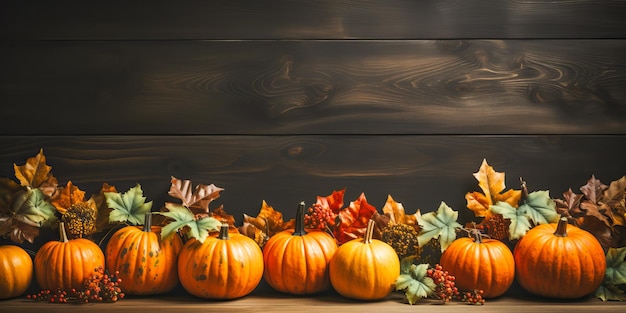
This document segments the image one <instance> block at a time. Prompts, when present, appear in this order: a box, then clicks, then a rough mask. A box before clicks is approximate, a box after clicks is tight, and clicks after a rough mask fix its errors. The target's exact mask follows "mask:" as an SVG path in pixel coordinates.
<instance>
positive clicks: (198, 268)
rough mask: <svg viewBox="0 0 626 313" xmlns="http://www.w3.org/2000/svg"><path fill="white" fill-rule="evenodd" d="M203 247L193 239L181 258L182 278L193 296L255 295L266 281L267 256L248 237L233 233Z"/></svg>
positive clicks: (209, 239) (224, 228) (221, 234)
mask: <svg viewBox="0 0 626 313" xmlns="http://www.w3.org/2000/svg"><path fill="white" fill-rule="evenodd" d="M228 230H229V226H228V224H223V225H222V226H221V228H220V232H219V235H218V236H217V237H215V236H209V237H207V238H206V240H205V241H204V242H203V243H202V242H200V241H198V240H197V239H195V238H191V239H190V240H189V241H187V242H186V243H185V245H184V246H183V249H182V251H181V253H180V255H179V256H178V277H179V279H180V282H181V284H182V286H183V288H184V289H185V290H186V291H187V292H189V293H190V294H192V295H194V296H196V297H200V298H207V299H235V298H240V297H243V296H245V295H248V294H249V293H250V292H252V291H253V290H254V289H255V288H256V287H257V286H258V284H259V282H260V281H261V278H262V277H263V253H262V252H261V248H259V245H258V244H257V243H256V242H255V241H254V240H252V239H250V238H249V237H247V236H244V235H242V234H239V233H229V231H228Z"/></svg>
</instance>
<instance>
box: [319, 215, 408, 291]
mask: <svg viewBox="0 0 626 313" xmlns="http://www.w3.org/2000/svg"><path fill="white" fill-rule="evenodd" d="M374 224H375V222H374V221H373V220H369V222H368V224H367V229H366V232H365V236H364V238H359V239H352V240H350V241H348V242H346V243H344V244H342V245H341V246H339V248H338V249H337V251H336V252H335V254H334V255H333V257H332V258H331V260H330V264H329V274H330V282H331V284H332V286H333V288H335V290H336V291H337V292H338V293H339V294H341V295H342V296H344V297H346V298H351V299H358V300H380V299H383V298H385V297H387V296H388V295H389V294H390V293H391V291H392V290H393V289H394V286H395V281H396V278H398V276H399V275H400V260H399V259H398V255H397V254H396V251H395V250H393V248H392V247H391V246H389V245H388V244H387V243H385V242H383V241H380V240H378V239H372V234H373V232H374Z"/></svg>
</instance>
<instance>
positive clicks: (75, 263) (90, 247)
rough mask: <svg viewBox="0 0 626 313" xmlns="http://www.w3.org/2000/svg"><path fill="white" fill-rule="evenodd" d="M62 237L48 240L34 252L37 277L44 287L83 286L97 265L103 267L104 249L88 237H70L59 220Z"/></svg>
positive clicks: (68, 288) (69, 287)
mask: <svg viewBox="0 0 626 313" xmlns="http://www.w3.org/2000/svg"><path fill="white" fill-rule="evenodd" d="M59 232H60V240H59V241H48V242H46V243H45V244H43V245H42V246H41V248H39V251H37V254H35V277H36V278H37V282H38V283H39V286H40V287H41V288H42V289H50V290H56V289H57V288H61V289H63V290H72V289H73V288H74V289H77V290H79V289H81V288H82V287H83V284H84V282H85V280H86V279H88V278H89V277H91V276H92V275H94V274H95V273H94V271H95V269H97V268H99V267H101V268H104V253H102V250H101V249H100V247H98V245H97V244H95V243H94V242H93V241H91V240H89V239H85V238H78V239H71V240H68V239H67V235H66V233H65V225H64V224H63V222H61V223H59Z"/></svg>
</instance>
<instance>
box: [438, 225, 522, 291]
mask: <svg viewBox="0 0 626 313" xmlns="http://www.w3.org/2000/svg"><path fill="white" fill-rule="evenodd" d="M440 264H441V266H442V267H443V268H444V269H445V270H447V271H448V272H449V273H450V274H451V275H453V276H454V277H455V285H456V287H457V288H458V289H459V290H461V291H469V290H474V289H476V290H483V292H484V294H483V297H484V298H495V297H498V296H501V295H502V294H504V293H505V292H506V291H507V290H508V289H509V287H511V284H513V280H514V279H515V260H513V253H512V252H511V250H510V249H509V247H507V246H506V245H505V244H504V243H502V241H499V240H495V239H482V238H481V235H480V232H479V231H477V230H476V232H475V233H474V238H468V237H466V238H459V239H457V240H455V241H454V242H452V244H450V246H448V248H447V249H446V251H444V252H443V254H442V255H441V260H440Z"/></svg>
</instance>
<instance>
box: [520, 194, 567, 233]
mask: <svg viewBox="0 0 626 313" xmlns="http://www.w3.org/2000/svg"><path fill="white" fill-rule="evenodd" d="M518 210H522V211H523V213H524V215H526V217H528V218H529V219H530V220H531V221H532V222H533V223H534V224H535V225H539V224H548V223H556V222H558V221H559V217H560V215H559V214H558V213H557V211H556V203H555V202H554V200H552V198H550V192H549V191H548V190H540V191H534V192H531V193H529V194H528V196H527V197H526V198H525V199H524V201H523V202H522V204H521V205H520V207H519V208H518Z"/></svg>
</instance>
